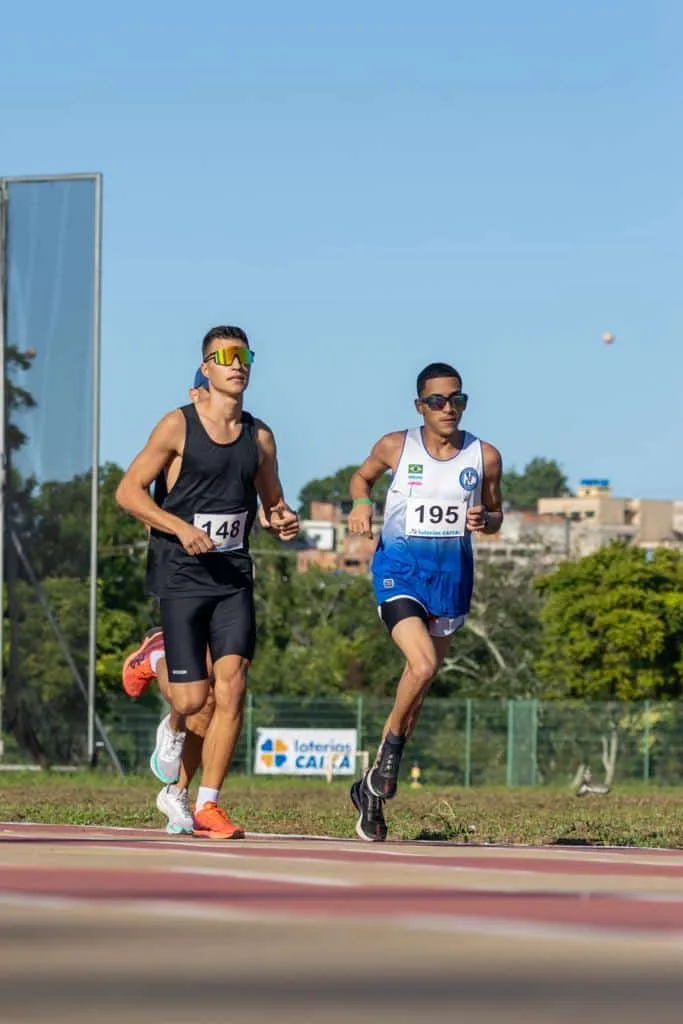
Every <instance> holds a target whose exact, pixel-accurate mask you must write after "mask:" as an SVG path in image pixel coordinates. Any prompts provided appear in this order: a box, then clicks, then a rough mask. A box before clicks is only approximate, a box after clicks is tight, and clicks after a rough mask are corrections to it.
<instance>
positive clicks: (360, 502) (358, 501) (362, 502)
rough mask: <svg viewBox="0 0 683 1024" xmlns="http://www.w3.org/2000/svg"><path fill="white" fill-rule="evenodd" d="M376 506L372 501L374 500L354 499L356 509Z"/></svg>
mask: <svg viewBox="0 0 683 1024" xmlns="http://www.w3.org/2000/svg"><path fill="white" fill-rule="evenodd" d="M374 504H375V503H374V501H373V500H372V498H354V499H353V507H354V508H355V507H356V505H374Z"/></svg>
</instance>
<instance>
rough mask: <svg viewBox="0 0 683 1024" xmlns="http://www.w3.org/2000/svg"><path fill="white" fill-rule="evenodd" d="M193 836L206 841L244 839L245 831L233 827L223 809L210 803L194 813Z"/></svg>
mask: <svg viewBox="0 0 683 1024" xmlns="http://www.w3.org/2000/svg"><path fill="white" fill-rule="evenodd" d="M192 817H193V819H194V828H193V829H192V835H194V836H201V837H202V838H204V839H244V829H243V828H238V826H237V825H233V823H232V822H231V821H230V818H229V817H228V816H227V814H226V813H225V811H224V810H223V808H222V807H219V806H218V804H215V803H212V802H208V803H205V804H202V806H201V807H197V806H195V807H194V808H193V811H192Z"/></svg>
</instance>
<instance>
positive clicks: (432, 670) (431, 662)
mask: <svg viewBox="0 0 683 1024" xmlns="http://www.w3.org/2000/svg"><path fill="white" fill-rule="evenodd" d="M408 668H409V669H410V673H411V675H412V677H413V679H414V680H415V682H416V683H418V684H419V685H420V686H427V684H428V683H431V681H432V679H433V678H434V676H435V675H436V673H437V671H438V668H439V663H438V661H437V659H436V656H435V655H429V654H426V653H424V654H418V655H416V656H415V657H413V658H410V660H409V661H408Z"/></svg>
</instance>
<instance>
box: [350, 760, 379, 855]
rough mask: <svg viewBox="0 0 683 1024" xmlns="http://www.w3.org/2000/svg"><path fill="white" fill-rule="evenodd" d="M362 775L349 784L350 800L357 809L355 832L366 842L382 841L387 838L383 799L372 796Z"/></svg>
mask: <svg viewBox="0 0 683 1024" xmlns="http://www.w3.org/2000/svg"><path fill="white" fill-rule="evenodd" d="M366 778H367V776H364V777H363V778H362V779H358V780H357V781H356V782H354V784H353V785H352V786H351V800H352V802H353V806H354V807H355V808H356V810H357V811H358V821H357V822H356V832H357V833H358V835H359V836H360V838H361V839H364V840H365V841H366V843H383V842H384V840H385V839H386V838H387V823H386V821H385V820H384V810H383V806H382V805H383V804H384V801H383V800H380V799H379V798H378V797H376V796H373V795H372V793H371V792H370V790H369V789H368V787H367V786H366V785H365V779H366Z"/></svg>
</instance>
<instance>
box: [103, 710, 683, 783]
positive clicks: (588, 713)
mask: <svg viewBox="0 0 683 1024" xmlns="http://www.w3.org/2000/svg"><path fill="white" fill-rule="evenodd" d="M390 706H391V703H390V701H389V700H369V699H367V698H364V697H362V696H348V697H344V696H339V697H317V698H311V699H310V700H307V699H305V698H291V697H282V696H274V695H269V694H262V693H250V694H248V699H247V703H246V708H245V722H244V729H243V732H242V736H241V738H240V742H239V745H238V749H237V752H236V756H235V760H234V762H233V770H234V771H237V772H240V773H243V774H251V772H252V771H253V764H254V753H255V751H254V744H255V740H256V729H257V728H258V727H259V726H269V725H270V726H280V727H282V728H292V727H302V728H315V727H319V728H339V729H342V728H343V729H354V728H355V729H357V730H358V749H359V750H369V751H370V754H371V756H372V754H374V752H375V749H376V746H377V742H378V739H379V736H380V734H381V730H382V725H383V723H384V720H385V718H386V715H387V713H388V711H389V708H390ZM158 720H159V719H158V716H157V715H155V714H154V713H152V712H150V711H149V710H147V711H145V710H143V709H142V708H138V707H135V706H130V707H125V708H122V709H120V710H119V711H118V712H117V713H116V715H112V716H111V717H110V718H109V720H108V722H107V727H108V731H109V737H110V739H111V741H112V743H113V745H114V747H115V749H116V751H117V753H118V755H119V757H120V758H121V761H122V763H123V765H124V768H125V770H126V771H147V770H148V765H149V755H150V753H151V751H152V748H153V746H154V741H155V732H156V727H157V724H158ZM611 755H614V756H615V782H617V783H618V782H619V781H622V782H625V781H636V780H639V781H646V782H647V781H652V782H658V783H669V784H671V783H678V782H681V781H683V702H681V703H678V702H670V703H651V702H648V701H645V702H643V703H639V704H636V703H632V704H624V703H616V702H615V703H586V702H583V701H538V700H476V699H467V700H442V699H433V700H431V701H430V700H429V699H428V700H427V701H426V702H425V704H424V707H423V709H422V713H421V716H420V720H419V723H418V726H417V729H416V731H415V734H414V736H413V737H412V739H411V741H410V744H409V746H408V747H407V750H406V755H405V757H404V762H403V766H402V772H403V775H404V777H406V778H407V777H408V776H409V774H410V768H411V766H412V765H414V764H418V765H419V766H420V770H421V778H422V781H423V782H426V783H429V782H431V783H438V784H442V785H444V784H445V785H457V786H478V785H508V786H525V785H526V786H528V785H540V784H546V785H547V784H561V785H568V784H569V783H570V782H571V781H572V779H573V778H574V776H575V774H576V771H577V768H578V767H579V766H580V765H582V764H583V765H585V766H588V767H590V769H591V770H592V772H593V776H594V778H595V779H596V780H601V779H602V778H603V776H604V768H603V758H604V757H605V756H606V757H608V758H609V757H610V756H611ZM102 760H103V759H102Z"/></svg>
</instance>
